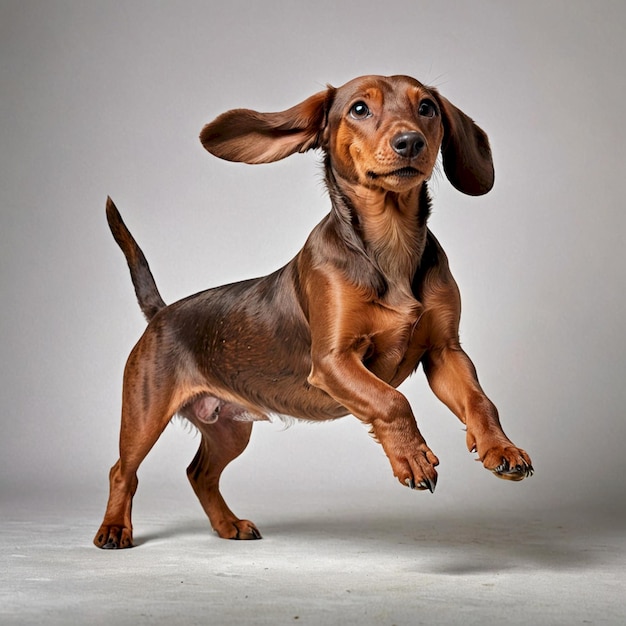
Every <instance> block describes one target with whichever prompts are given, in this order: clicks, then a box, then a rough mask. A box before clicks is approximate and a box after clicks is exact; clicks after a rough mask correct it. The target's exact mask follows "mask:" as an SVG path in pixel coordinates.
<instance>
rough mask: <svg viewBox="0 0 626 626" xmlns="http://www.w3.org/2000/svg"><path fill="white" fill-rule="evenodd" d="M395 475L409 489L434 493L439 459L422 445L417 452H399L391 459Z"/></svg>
mask: <svg viewBox="0 0 626 626" xmlns="http://www.w3.org/2000/svg"><path fill="white" fill-rule="evenodd" d="M390 460H391V466H392V468H393V473H394V475H395V477H396V478H397V479H398V480H399V481H400V482H401V483H402V484H403V485H406V486H407V487H409V489H415V490H416V491H426V490H428V491H430V493H434V491H435V487H436V486H437V470H436V469H435V467H436V466H437V465H439V459H438V458H437V457H436V456H435V455H434V454H433V453H432V451H431V450H430V449H429V448H428V447H426V446H424V447H423V448H420V449H419V450H418V451H417V452H413V453H408V454H400V455H398V456H396V457H395V458H393V459H391V458H390Z"/></svg>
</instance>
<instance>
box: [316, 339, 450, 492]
mask: <svg viewBox="0 0 626 626" xmlns="http://www.w3.org/2000/svg"><path fill="white" fill-rule="evenodd" d="M309 382H310V383H311V384H312V385H314V386H315V387H318V388H320V389H322V390H323V391H325V392H326V393H328V394H329V395H330V396H332V397H333V399H335V400H336V401H337V402H338V403H340V404H341V405H343V406H344V407H346V409H348V411H350V413H352V414H353V415H354V416H355V417H357V418H358V419H360V420H361V421H362V422H364V423H365V424H368V425H370V426H371V432H372V435H373V436H374V437H375V438H376V440H377V441H378V442H379V443H380V444H381V445H382V447H383V449H384V451H385V453H386V455H387V457H388V458H389V461H390V462H391V467H392V469H393V473H394V475H395V476H396V477H397V478H398V480H399V481H400V482H401V483H402V484H404V485H407V486H408V487H411V488H412V489H419V490H423V489H428V490H430V491H431V492H432V491H433V490H434V489H435V485H436V484H437V471H436V470H435V466H436V465H438V464H439V460H438V459H437V457H436V456H435V455H434V454H433V453H432V451H431V450H430V448H429V447H428V446H427V445H426V441H425V440H424V438H423V437H422V435H421V433H420V431H419V429H418V428H417V424H416V422H415V418H414V416H413V412H412V411H411V407H410V405H409V402H408V400H407V399H406V398H405V397H404V396H403V395H402V394H401V393H400V392H399V391H396V390H395V389H394V388H393V387H391V386H389V385H387V384H386V383H385V382H383V381H382V380H380V379H379V378H377V377H376V376H375V375H374V374H372V372H370V371H369V370H368V369H367V368H366V367H365V366H364V365H363V363H362V362H361V359H360V355H359V354H358V352H355V351H348V352H342V353H339V354H338V353H337V352H335V351H332V352H329V353H326V354H325V355H324V356H321V355H320V354H319V352H318V353H317V354H316V355H315V354H314V358H313V368H312V370H311V374H310V376H309Z"/></svg>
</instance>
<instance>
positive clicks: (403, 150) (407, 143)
mask: <svg viewBox="0 0 626 626" xmlns="http://www.w3.org/2000/svg"><path fill="white" fill-rule="evenodd" d="M424 146H426V139H424V135H422V133H418V132H417V131H414V130H410V131H407V132H406V133H399V134H397V135H396V136H395V137H393V139H392V140H391V147H392V148H393V150H394V152H396V153H397V154H399V155H400V156H402V157H407V158H409V159H412V158H413V157H416V156H417V155H418V154H419V153H420V152H421V151H422V150H423V149H424Z"/></svg>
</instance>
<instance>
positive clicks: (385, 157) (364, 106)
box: [200, 76, 494, 195]
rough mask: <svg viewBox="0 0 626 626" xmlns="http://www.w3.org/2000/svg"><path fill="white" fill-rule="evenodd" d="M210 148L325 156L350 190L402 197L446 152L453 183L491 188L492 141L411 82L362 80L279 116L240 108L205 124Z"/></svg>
mask: <svg viewBox="0 0 626 626" xmlns="http://www.w3.org/2000/svg"><path fill="white" fill-rule="evenodd" d="M200 140H201V141H202V144H203V145H204V147H205V148H206V149H207V150H208V151H209V152H211V153H212V154H214V155H215V156H218V157H220V158H222V159H226V160H229V161H241V162H245V163H269V162H271V161H277V160H279V159H283V158H285V157H287V156H289V155H290V154H293V153H295V152H305V151H307V150H311V149H313V148H320V149H322V150H324V152H325V153H326V155H327V163H328V165H329V167H331V168H332V169H333V171H334V172H335V173H336V174H337V175H338V176H339V177H341V178H342V179H344V180H345V181H347V182H348V183H349V184H351V185H363V186H366V187H369V188H380V189H383V190H387V191H394V192H399V193H401V192H403V191H407V190H409V189H413V188H415V187H417V186H419V185H421V184H422V183H423V182H424V181H425V180H427V179H428V178H429V177H430V175H431V173H432V170H433V168H434V166H435V162H436V159H437V154H438V153H439V150H440V149H441V154H442V161H443V168H444V171H445V173H446V176H447V177H448V179H449V180H450V182H451V183H452V184H453V185H454V186H455V187H456V188H457V189H458V190H459V191H462V192H463V193H466V194H469V195H481V194H484V193H487V192H488V191H489V190H490V189H491V188H492V186H493V181H494V171H493V162H492V159H491V150H490V148H489V140H488V139H487V135H486V134H485V133H484V132H483V131H482V130H481V129H480V128H479V127H478V126H477V125H476V124H475V123H474V122H473V121H472V120H471V119H470V118H469V117H468V116H467V115H466V114H465V113H463V112H462V111H461V110H460V109H458V108H457V107H455V106H454V105H453V104H451V103H450V102H449V101H448V100H447V99H446V98H444V97H443V96H441V95H440V94H439V92H438V91H437V90H436V89H433V88H431V87H426V86H425V85H422V84H421V83H420V82H419V81H417V80H415V79H413V78H410V77H408V76H389V77H384V76H363V77H360V78H355V79H354V80H351V81H350V82H348V83H346V84H345V85H343V86H342V87H338V88H335V87H328V88H327V89H326V90H325V91H321V92H319V93H316V94H315V95H313V96H311V97H310V98H307V99H306V100H304V101H303V102H301V103H300V104H297V105H296V106H294V107H292V108H290V109H287V110H286V111H282V112H279V113H258V112H256V111H251V110H249V109H234V110H232V111H228V112H226V113H224V114H222V115H220V116H219V117H218V118H217V119H215V120H214V121H213V122H211V123H210V124H207V125H206V126H205V127H204V128H203V129H202V132H201V134H200Z"/></svg>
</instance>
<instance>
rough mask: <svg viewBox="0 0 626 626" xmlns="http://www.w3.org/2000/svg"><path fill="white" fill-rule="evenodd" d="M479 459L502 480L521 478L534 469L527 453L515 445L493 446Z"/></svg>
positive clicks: (530, 474) (527, 475) (531, 472)
mask: <svg viewBox="0 0 626 626" xmlns="http://www.w3.org/2000/svg"><path fill="white" fill-rule="evenodd" d="M479 460H480V461H482V463H483V465H484V466H485V468H486V469H488V470H489V471H491V472H493V473H494V475H495V476H497V477H498V478H503V479H504V480H515V481H519V480H523V479H524V478H528V477H529V476H532V475H533V472H534V471H535V470H534V468H533V465H532V462H531V460H530V457H529V456H528V454H526V452H525V451H524V450H521V449H520V448H516V447H515V446H495V447H493V448H490V449H489V450H488V451H487V452H486V453H485V454H484V455H483V456H482V457H481V458H480V459H479Z"/></svg>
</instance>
